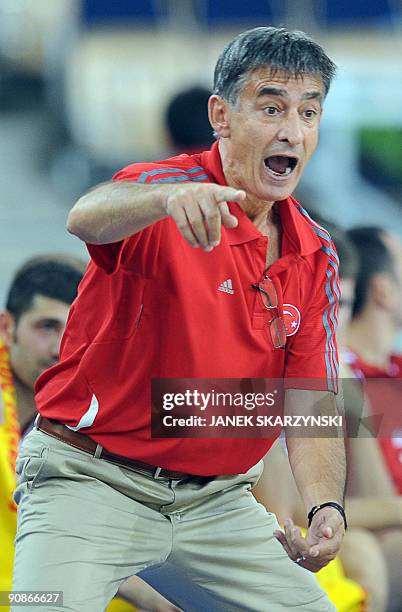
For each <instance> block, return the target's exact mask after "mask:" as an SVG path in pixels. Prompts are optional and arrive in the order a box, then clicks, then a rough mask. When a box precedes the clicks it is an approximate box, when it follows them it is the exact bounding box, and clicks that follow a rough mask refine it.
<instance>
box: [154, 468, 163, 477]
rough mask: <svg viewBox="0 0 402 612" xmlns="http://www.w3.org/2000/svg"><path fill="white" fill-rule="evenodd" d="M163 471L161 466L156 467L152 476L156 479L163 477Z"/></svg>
mask: <svg viewBox="0 0 402 612" xmlns="http://www.w3.org/2000/svg"><path fill="white" fill-rule="evenodd" d="M161 471H162V468H161V467H156V468H155V470H154V473H153V474H152V478H154V479H155V480H157V479H158V478H163V476H159V474H160V473H161Z"/></svg>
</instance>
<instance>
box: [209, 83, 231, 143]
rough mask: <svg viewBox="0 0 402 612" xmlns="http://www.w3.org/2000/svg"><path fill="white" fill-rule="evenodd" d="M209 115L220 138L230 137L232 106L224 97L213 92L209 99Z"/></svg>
mask: <svg viewBox="0 0 402 612" xmlns="http://www.w3.org/2000/svg"><path fill="white" fill-rule="evenodd" d="M208 117H209V122H210V124H211V125H212V127H213V128H214V132H215V133H216V134H217V135H218V136H219V137H220V138H229V136H230V120H229V119H230V106H229V104H228V103H227V102H226V101H225V100H224V99H223V98H221V97H220V96H217V95H216V94H212V96H211V97H210V98H209V100H208Z"/></svg>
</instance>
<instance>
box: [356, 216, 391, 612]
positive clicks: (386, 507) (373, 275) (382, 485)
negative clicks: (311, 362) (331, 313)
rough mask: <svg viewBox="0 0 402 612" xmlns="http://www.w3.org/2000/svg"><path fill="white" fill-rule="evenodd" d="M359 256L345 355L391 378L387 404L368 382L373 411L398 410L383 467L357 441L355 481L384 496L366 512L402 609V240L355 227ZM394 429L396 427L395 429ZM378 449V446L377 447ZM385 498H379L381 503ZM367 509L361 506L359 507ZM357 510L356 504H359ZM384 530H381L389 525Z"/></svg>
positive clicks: (362, 370) (365, 373)
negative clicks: (399, 348) (401, 338)
mask: <svg viewBox="0 0 402 612" xmlns="http://www.w3.org/2000/svg"><path fill="white" fill-rule="evenodd" d="M348 235H349V237H350V239H351V240H352V241H353V243H354V245H355V247H356V249H357V251H358V253H359V258H360V267H359V274H358V278H357V283H356V297H355V301H354V305H353V319H352V321H351V324H350V326H349V329H348V334H347V350H346V351H345V360H346V361H347V364H348V366H349V368H350V369H351V370H352V371H353V372H354V373H355V375H356V376H358V377H360V378H367V379H370V378H377V379H388V380H389V384H388V383H387V404H386V405H384V403H382V404H381V406H380V405H378V404H377V403H376V402H377V401H378V398H376V397H375V396H374V395H370V385H369V384H368V385H367V386H366V389H367V392H368V399H369V401H370V404H371V406H370V411H371V413H372V414H377V413H379V412H383V411H384V409H385V410H387V411H389V412H390V415H391V416H390V418H391V419H392V414H394V415H395V426H394V427H395V429H394V432H393V434H392V435H391V436H389V437H383V436H381V437H379V438H378V439H377V440H374V439H373V442H374V441H375V443H376V445H377V447H379V449H381V451H382V456H383V462H384V464H385V466H386V468H387V471H388V474H384V469H382V470H381V471H380V470H378V471H377V470H373V469H369V467H368V465H367V453H366V452H364V450H363V445H364V444H368V441H367V440H364V439H359V440H356V444H357V443H359V446H360V459H358V458H357V457H356V460H355V461H354V463H355V465H356V470H357V474H356V478H355V482H356V486H360V488H361V490H362V491H364V493H365V494H366V496H367V497H368V496H372V494H373V492H375V491H376V492H377V493H378V494H381V495H382V498H383V499H382V500H378V503H377V506H376V507H375V506H374V505H373V504H372V506H371V509H370V511H369V507H368V506H367V504H366V510H365V512H364V517H365V518H366V520H368V517H369V516H371V517H372V518H373V526H372V527H373V529H375V530H376V534H377V536H378V538H379V541H380V544H381V546H382V548H383V551H384V554H385V558H386V560H387V563H388V571H389V576H390V607H389V610H390V611H392V612H400V610H401V609H402V580H401V572H400V569H401V567H402V452H401V448H402V445H401V426H400V422H401V421H400V416H399V418H398V415H400V407H401V402H402V397H401V385H400V383H399V380H398V383H397V384H395V385H394V384H393V383H392V379H395V380H396V379H401V378H402V355H401V354H397V353H395V352H394V345H395V340H396V336H397V333H398V332H399V331H400V330H401V328H402V307H401V304H402V245H401V243H400V241H399V240H398V239H397V238H396V237H394V236H392V235H391V234H389V233H388V232H386V231H384V230H382V229H381V228H378V227H356V228H353V229H351V230H349V232H348ZM391 433H392V432H391ZM373 452H374V451H373ZM380 501H381V503H379V502H380ZM361 510H363V506H362V507H361ZM357 512H358V509H357ZM385 527H386V529H382V528H385Z"/></svg>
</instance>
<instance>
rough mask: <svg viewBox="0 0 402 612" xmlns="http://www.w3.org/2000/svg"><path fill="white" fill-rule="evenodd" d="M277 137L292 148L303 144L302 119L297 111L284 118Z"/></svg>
mask: <svg viewBox="0 0 402 612" xmlns="http://www.w3.org/2000/svg"><path fill="white" fill-rule="evenodd" d="M277 137H278V140H280V141H281V142H288V143H289V145H290V146H291V147H294V146H296V145H299V144H302V142H303V138H304V133H303V126H302V119H301V117H300V115H299V113H298V112H297V111H295V112H290V113H288V114H287V115H286V117H284V119H283V122H282V124H281V126H280V128H279V130H278V134H277Z"/></svg>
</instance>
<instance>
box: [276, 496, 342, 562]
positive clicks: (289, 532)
mask: <svg viewBox="0 0 402 612" xmlns="http://www.w3.org/2000/svg"><path fill="white" fill-rule="evenodd" d="M344 533H345V527H344V523H343V518H342V516H341V515H340V513H339V512H338V511H337V510H336V509H335V508H331V507H325V508H322V509H321V510H319V511H318V512H317V513H316V514H315V515H314V517H313V520H312V522H311V525H310V527H309V529H308V531H307V534H306V537H303V536H302V534H301V531H300V528H299V527H296V526H295V525H294V523H293V521H292V520H291V519H286V521H285V532H283V531H275V532H274V536H275V537H276V538H277V540H279V542H280V543H281V544H282V546H283V548H284V549H285V550H286V552H287V554H288V555H289V557H290V558H291V559H292V561H295V562H297V563H298V565H300V566H301V567H304V568H306V569H308V570H310V572H318V571H319V570H320V569H321V568H323V567H325V566H326V565H327V564H328V563H329V562H330V561H332V560H333V559H335V557H336V555H337V554H338V551H339V548H340V546H341V543H342V539H343V536H344ZM297 560H298V561H297Z"/></svg>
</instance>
